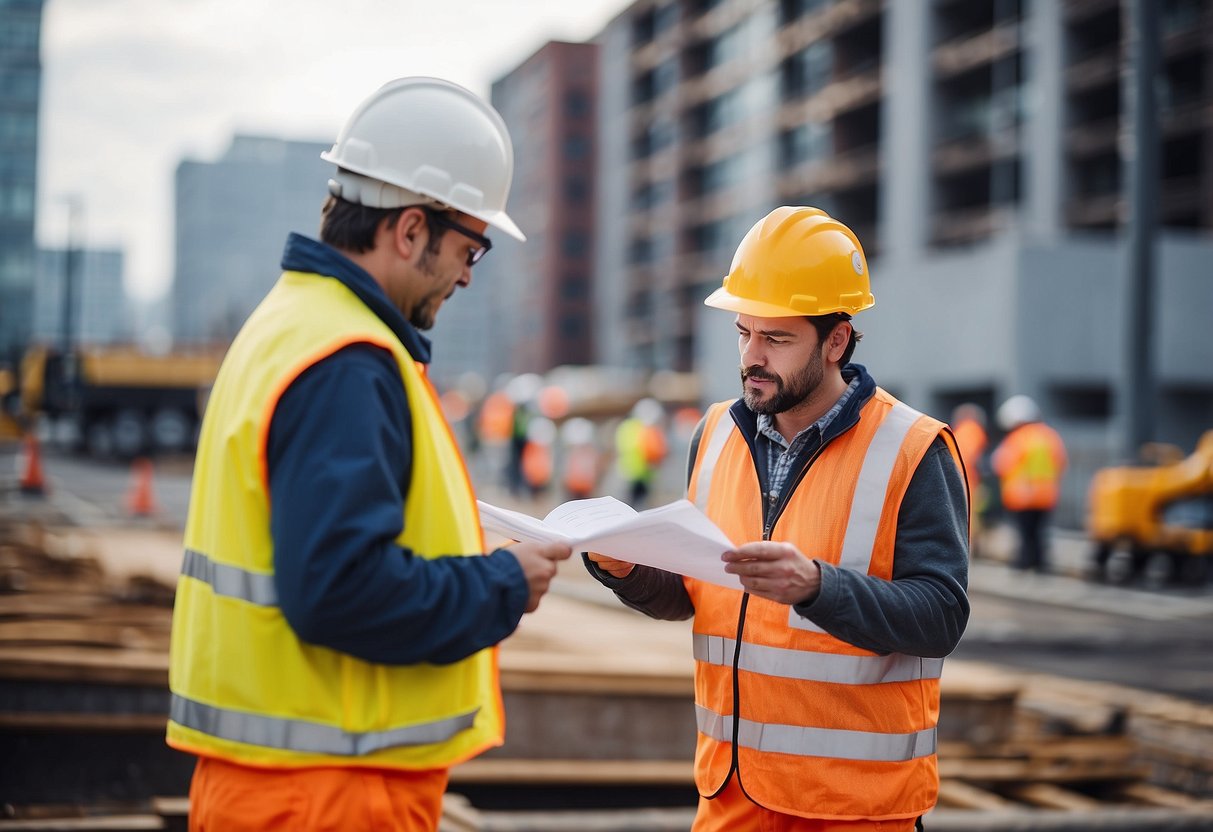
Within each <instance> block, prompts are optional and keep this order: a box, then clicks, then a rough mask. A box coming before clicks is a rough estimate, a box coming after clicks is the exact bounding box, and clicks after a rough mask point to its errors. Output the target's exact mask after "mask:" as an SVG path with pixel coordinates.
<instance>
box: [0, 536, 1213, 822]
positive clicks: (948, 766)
mask: <svg viewBox="0 0 1213 832" xmlns="http://www.w3.org/2000/svg"><path fill="white" fill-rule="evenodd" d="M179 545H180V544H179V538H178V537H177V536H176V535H174V534H165V533H163V532H159V531H156V530H154V529H125V530H118V529H115V530H107V531H105V532H104V533H103V532H100V531H96V530H83V529H70V528H54V527H50V526H44V525H39V524H36V523H30V522H26V521H17V520H15V519H14V518H12V517H8V518H7V519H6V518H5V516H4V515H3V513H2V512H0V747H4V748H6V753H5V754H4V755H0V806H3V805H5V804H7V807H6V808H7V810H8V812H9V816H8V817H7V818H4V817H0V830H3V829H35V828H63V829H68V828H72V829H81V830H83V829H103V828H109V829H116V828H139V829H173V828H183V819H184V816H185V813H186V809H185V802H184V797H183V796H184V795H185V794H186V793H187V790H188V781H189V775H190V772H191V770H192V759H191V758H189V757H188V756H186V755H182V754H179V753H177V752H175V751H173V750H171V749H169V748H167V746H165V744H164V740H163V732H164V721H165V714H166V713H167V704H168V696H167V653H168V643H169V630H170V622H171V613H172V610H171V600H172V591H173V584H174V583H175V577H176V571H177V565H178V563H179V559H180V550H179ZM689 643H690V627H689V624H688V623H686V622H653V621H650V620H648V619H646V618H644V617H643V616H641V615H639V614H638V613H634V612H632V611H630V610H627V609H625V608H623V607H622V606H621V605H619V604H618V603H616V602H615V600H614V599H613V597H611V596H610V594H609V593H607V591H606V590H604V589H603V588H602V587H600V586H599V585H598V584H596V583H595V582H593V581H592V580H590V579H589V578H588V576H585V575H584V573H583V571H582V570H581V566H580V564H578V563H576V562H569V563H566V564H563V565H562V571H561V574H560V577H558V578H557V581H556V582H555V585H554V589H553V592H552V594H550V595H548V596H547V597H546V598H545V599H544V600H543V603H542V604H541V606H540V609H539V611H538V612H536V613H534V614H532V615H528V616H526V617H525V618H524V619H523V622H522V624H521V625H520V626H519V628H518V631H517V632H516V633H515V634H514V635H513V636H512V637H511V638H510V639H509V640H508V641H507V642H506V643H505V645H504V646H503V648H502V651H501V657H500V668H501V678H502V686H503V689H504V695H505V701H506V709H507V714H508V719H507V722H508V731H507V734H508V736H507V741H506V744H505V745H504V746H502V747H501V748H498V749H494V750H493V751H491V752H489V753H487V754H485V755H483V756H482V757H480V758H478V759H476V760H473V761H470V762H468V763H466V764H464V765H461V766H458V767H457V768H456V769H455V770H454V771H453V772H452V786H451V788H452V795H451V797H450V800H449V801H448V804H447V809H446V817H445V819H444V826H443V828H444V829H446V830H449V831H450V832H461V831H462V832H470V830H476V832H488V830H521V829H530V830H544V829H568V828H578V829H581V830H587V832H588V830H596V829H601V830H616V829H617V830H624V829H630V830H639V829H652V830H665V829H671V830H672V829H686V828H688V827H689V822H690V817H691V816H692V815H693V811H694V808H693V807H694V805H695V802H696V794H695V789H694V785H693V781H692V771H691V760H692V757H693V751H694V743H695V729H694V710H693V704H692V672H693V667H692V661H691V658H690V650H689ZM942 690H943V700H944V701H943V711H942V714H943V716H942V718H941V723H940V774H941V779H942V787H941V795H940V807H939V808H938V809H937V810H936V811H935V812H933V813H932V815H931V817H930V821H931V822H930V824H929V828H931V829H933V830H937V829H948V828H952V829H974V830H976V829H990V830H993V829H999V828H1006V829H1012V828H1017V829H1030V828H1042V829H1043V828H1058V829H1063V828H1079V827H1074V826H1066V824H1067V823H1070V822H1071V820H1072V819H1074V818H1088V819H1090V818H1099V819H1100V820H1099V823H1100V824H1103V825H1102V826H1099V827H1096V826H1091V827H1089V828H1138V829H1142V830H1148V829H1151V828H1155V827H1153V826H1151V824H1152V823H1154V822H1156V821H1157V822H1160V823H1161V822H1162V821H1161V820H1159V819H1165V820H1166V823H1169V824H1172V825H1171V826H1158V827H1157V828H1159V829H1162V828H1173V829H1181V828H1199V827H1196V826H1193V827H1186V826H1184V825H1183V824H1184V823H1187V822H1188V820H1189V819H1191V818H1205V819H1208V818H1209V817H1210V816H1213V804H1210V803H1209V802H1208V800H1207V798H1208V797H1210V796H1211V795H1210V789H1209V780H1210V776H1209V775H1210V771H1211V770H1213V767H1211V766H1210V764H1209V763H1210V755H1213V742H1210V738H1211V736H1213V709H1211V708H1207V707H1203V706H1197V705H1193V704H1191V703H1179V702H1176V701H1175V700H1172V699H1168V698H1166V697H1157V696H1152V695H1146V694H1143V693H1142V692H1140V691H1131V690H1128V689H1123V688H1116V687H1114V686H1101V685H1091V684H1088V683H1080V682H1072V681H1068V680H1063V679H1057V678H1056V677H1046V676H1037V675H1026V674H1012V673H1009V672H1007V671H1005V670H1002V669H1000V668H997V667H993V666H985V665H978V664H973V663H963V662H955V661H954V662H949V663H948V664H947V665H946V668H945V674H944V678H943V680H942ZM89 760H96V761H97V762H96V764H95V765H93V764H92V763H89V762H87V761H89ZM608 807H609V808H610V811H607V808H608ZM55 812H58V814H57V815H55ZM48 813H49V814H51V815H54V816H53V817H47V815H48ZM1107 813H1112V814H1113V815H1115V817H1122V818H1123V817H1130V816H1131V817H1133V818H1134V819H1135V821H1134V822H1135V823H1137V824H1138V825H1137V826H1136V827H1132V826H1128V827H1118V826H1116V825H1115V824H1116V823H1118V822H1119V821H1115V820H1109V819H1108V818H1110V817H1112V815H1108V814H1107ZM1126 813H1128V814H1126ZM1105 815H1107V817H1105ZM69 816H71V817H69ZM1025 816H1026V817H1028V818H1029V825H1022V824H1023V823H1024V821H1023V818H1024V817H1025ZM999 818H1001V819H1003V820H1002V821H998V819H999ZM1177 819H1178V820H1177ZM69 822H70V823H69ZM999 822H1005V824H1010V825H1006V826H1004V827H999V826H998V825H997V823H999ZM124 823H125V824H128V825H127V826H123V825H122V824H124ZM1032 823H1035V824H1037V825H1036V826H1033V825H1031V824H1032ZM1175 823H1178V824H1179V825H1174V824H1175ZM38 824H42V825H41V826H40V825H38ZM47 824H50V825H47ZM54 824H60V825H58V826H56V825H54ZM71 824H75V825H74V826H73V825H71ZM90 824H91V825H90ZM105 824H110V825H108V826H106V825H105ZM141 824H142V825H141ZM992 824H993V825H992ZM1014 824H1020V825H1014ZM1042 824H1043V825H1042ZM1049 824H1052V825H1049Z"/></svg>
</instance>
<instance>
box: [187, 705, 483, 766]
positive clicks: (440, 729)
mask: <svg viewBox="0 0 1213 832" xmlns="http://www.w3.org/2000/svg"><path fill="white" fill-rule="evenodd" d="M479 710H480V709H479V708H476V709H475V710H472V711H470V712H468V713H465V714H459V715H457V716H453V717H448V718H447V719H440V720H437V721H435V722H427V723H423V724H421V725H410V726H408V727H407V728H393V729H391V730H388V731H367V732H365V733H360V734H351V733H349V732H348V731H342V730H341V729H340V728H335V727H333V726H332V725H323V724H320V723H318V722H305V721H303V720H299V719H279V718H278V717H271V716H261V715H258V714H250V713H245V712H241V711H231V710H225V709H223V708H215V707H212V706H210V705H204V704H202V703H201V702H196V701H194V700H192V699H187V698H185V697H184V696H181V695H179V694H176V693H174V694H173V698H172V702H171V704H170V705H169V718H170V719H172V720H173V722H176V723H177V724H178V725H183V726H185V727H186V728H192V729H194V730H195V731H201V732H202V733H204V734H209V735H210V736H212V737H219V738H220V739H224V740H231V741H233V742H242V743H247V744H249V745H259V746H262V747H264V748H280V749H283V750H286V751H299V752H304V753H309V754H333V755H336V756H341V757H357V756H363V755H366V754H370V753H372V752H374V751H381V750H383V749H385V748H395V747H397V746H405V745H428V744H431V743H437V742H443V741H445V740H448V739H450V738H451V737H453V736H455V735H456V734H458V733H459V732H460V731H464V730H467V729H468V728H471V727H472V723H474V722H475V720H476V714H477V712H478V711H479Z"/></svg>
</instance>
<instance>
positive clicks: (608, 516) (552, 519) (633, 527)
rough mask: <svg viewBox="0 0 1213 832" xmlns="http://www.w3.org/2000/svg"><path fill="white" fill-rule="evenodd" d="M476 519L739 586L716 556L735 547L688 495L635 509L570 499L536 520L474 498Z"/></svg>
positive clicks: (513, 532)
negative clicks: (478, 512) (652, 506)
mask: <svg viewBox="0 0 1213 832" xmlns="http://www.w3.org/2000/svg"><path fill="white" fill-rule="evenodd" d="M476 502H477V505H478V506H479V507H480V525H481V526H483V527H484V529H485V531H490V532H496V533H497V534H500V535H503V536H505V537H508V538H510V539H511V540H524V541H537V542H543V543H567V544H568V545H570V546H572V547H573V550H574V551H578V552H598V553H599V554H603V555H610V556H611V557H613V558H618V559H619V560H624V561H627V562H629V563H642V564H644V565H645V566H655V567H657V568H658V569H664V570H666V571H667V572H676V573H677V574H679V575H686V576H688V577H691V578H698V579H699V580H701V581H708V582H710V583H714V584H719V585H720V586H727V587H729V588H731V589H741V588H742V586H741V581H740V580H738V578H737V576H736V575H730V574H729V573H728V572H725V571H724V563H723V562H722V561H721V560H720V556H721V555H722V554H723V553H724V552H727V551H729V550H730V549H733V548H735V547H734V545H733V543H732V541H730V540H729V539H728V537H726V536H725V533H724V532H722V531H721V530H720V528H719V527H718V526H717V525H716V524H715V523H713V522H712V521H711V520H709V519H708V517H707V516H706V515H705V514H704V513H703V512H702V511H700V510H699V509H697V508H695V505H694V504H693V503H691V502H690V501H689V500H677V501H675V502H673V503H669V504H668V505H664V506H659V507H658V508H651V509H649V510H648V511H641V512H638V511H636V510H635V509H634V508H632V507H631V506H629V505H628V504H627V503H624V502H620V501H619V500H616V499H615V498H614V497H595V498H593V499H591V500H571V501H569V502H567V503H564V504H562V505H559V506H557V507H556V508H554V509H552V511H551V512H549V513H548V515H547V517H545V518H543V519H542V520H538V519H536V518H534V517H531V516H530V515H529V514H523V513H522V512H520V511H511V510H510V509H507V508H500V507H498V506H494V505H490V504H488V503H486V502H484V501H483V500H477V501H476Z"/></svg>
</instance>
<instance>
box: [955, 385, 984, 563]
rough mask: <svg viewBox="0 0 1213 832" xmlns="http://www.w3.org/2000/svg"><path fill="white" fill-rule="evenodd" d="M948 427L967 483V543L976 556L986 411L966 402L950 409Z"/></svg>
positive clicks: (981, 518)
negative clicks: (962, 464) (953, 436)
mask: <svg viewBox="0 0 1213 832" xmlns="http://www.w3.org/2000/svg"><path fill="white" fill-rule="evenodd" d="M951 428H952V433H953V435H955V437H956V445H957V446H958V447H959V448H960V458H961V460H962V461H963V462H964V466H965V479H966V480H967V481H968V483H969V542H970V546H971V548H972V553H973V555H975V556H976V555H977V554H978V546H979V544H980V542H981V530H982V520H983V519H984V518H983V512H984V511H985V508H986V501H987V499H988V495H987V493H986V489H985V486H984V485H983V483H982V481H981V467H982V466H983V465H984V464H985V460H984V459H983V458H982V455H983V454H985V452H986V446H987V445H988V444H989V441H990V440H989V436H987V434H986V412H985V411H984V410H982V409H981V407H980V406H978V405H975V404H972V403H968V402H966V403H965V404H962V405H960V406H959V407H957V408H956V409H955V410H954V411H953V412H952V422H951Z"/></svg>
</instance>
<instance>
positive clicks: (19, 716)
mask: <svg viewBox="0 0 1213 832" xmlns="http://www.w3.org/2000/svg"><path fill="white" fill-rule="evenodd" d="M167 724H168V715H167V714H110V713H42V712H39V711H19V712H13V711H9V712H0V729H4V730H10V731H61V732H62V731H68V732H72V733H78V732H85V733H121V734H125V733H130V732H132V731H135V732H142V733H147V732H153V733H158V732H162V731H164V729H165V726H166V725H167Z"/></svg>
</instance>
